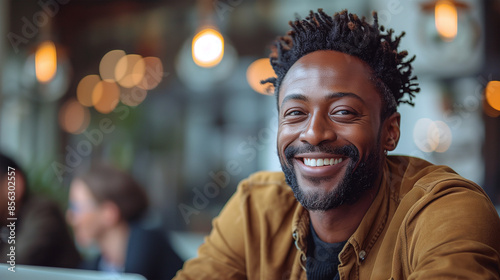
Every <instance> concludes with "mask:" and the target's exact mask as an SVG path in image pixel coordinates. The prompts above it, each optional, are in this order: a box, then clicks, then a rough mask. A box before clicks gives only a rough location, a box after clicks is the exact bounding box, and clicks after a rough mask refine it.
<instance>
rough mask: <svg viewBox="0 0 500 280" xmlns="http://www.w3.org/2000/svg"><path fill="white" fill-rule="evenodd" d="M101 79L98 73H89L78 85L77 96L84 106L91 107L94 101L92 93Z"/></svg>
mask: <svg viewBox="0 0 500 280" xmlns="http://www.w3.org/2000/svg"><path fill="white" fill-rule="evenodd" d="M100 81H101V78H99V76H98V75H87V76H85V77H84V78H83V79H81V80H80V82H79V83H78V86H77V87H76V98H77V99H78V102H80V104H82V105H83V106H87V107H91V106H93V105H94V104H93V103H92V93H93V92H94V88H95V86H96V85H97V84H98V83H99V82H100Z"/></svg>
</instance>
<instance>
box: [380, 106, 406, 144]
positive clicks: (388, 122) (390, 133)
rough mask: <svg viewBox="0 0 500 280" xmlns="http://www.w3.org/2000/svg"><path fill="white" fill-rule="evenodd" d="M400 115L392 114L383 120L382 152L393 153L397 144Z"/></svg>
mask: <svg viewBox="0 0 500 280" xmlns="http://www.w3.org/2000/svg"><path fill="white" fill-rule="evenodd" d="M400 122H401V115H400V114H399V113H398V112H395V113H393V114H392V115H390V116H389V117H388V118H386V119H385V121H384V123H383V128H382V129H383V130H382V138H381V139H380V140H381V145H382V147H383V148H384V150H387V151H393V150H394V149H396V146H397V145H398V142H399V136H400V133H401V132H400V130H399V124H400Z"/></svg>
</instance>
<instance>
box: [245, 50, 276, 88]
mask: <svg viewBox="0 0 500 280" xmlns="http://www.w3.org/2000/svg"><path fill="white" fill-rule="evenodd" d="M271 77H276V74H275V73H274V70H273V67H272V66H271V63H270V61H269V58H261V59H257V60H256V61H254V62H252V64H250V66H248V69H247V81H248V84H249V85H250V87H252V89H253V90H255V91H256V92H258V93H261V94H267V95H273V94H274V87H273V86H272V85H270V84H264V85H263V84H261V83H260V81H262V80H265V79H267V78H271Z"/></svg>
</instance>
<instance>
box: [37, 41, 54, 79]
mask: <svg viewBox="0 0 500 280" xmlns="http://www.w3.org/2000/svg"><path fill="white" fill-rule="evenodd" d="M56 71H57V53H56V45H54V43H53V42H52V41H44V42H42V43H41V44H40V45H39V46H38V48H37V49H36V53H35V72H36V78H37V79H38V81H39V82H41V83H48V82H50V81H51V80H52V78H54V76H55V75H56Z"/></svg>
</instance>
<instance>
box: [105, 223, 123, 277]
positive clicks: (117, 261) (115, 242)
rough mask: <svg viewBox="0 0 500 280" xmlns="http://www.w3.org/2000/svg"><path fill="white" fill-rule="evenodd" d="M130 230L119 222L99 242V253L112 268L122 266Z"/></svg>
mask: <svg viewBox="0 0 500 280" xmlns="http://www.w3.org/2000/svg"><path fill="white" fill-rule="evenodd" d="M129 234H130V228H129V226H128V224H127V223H126V222H121V223H119V224H117V225H116V226H115V227H113V228H111V229H108V231H107V232H106V233H105V234H104V235H103V236H102V238H101V239H100V240H99V245H100V248H101V253H102V255H103V257H104V258H105V260H106V261H107V262H108V263H110V264H112V265H114V266H118V267H121V266H124V265H125V256H126V254H127V245H128V239H129Z"/></svg>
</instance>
